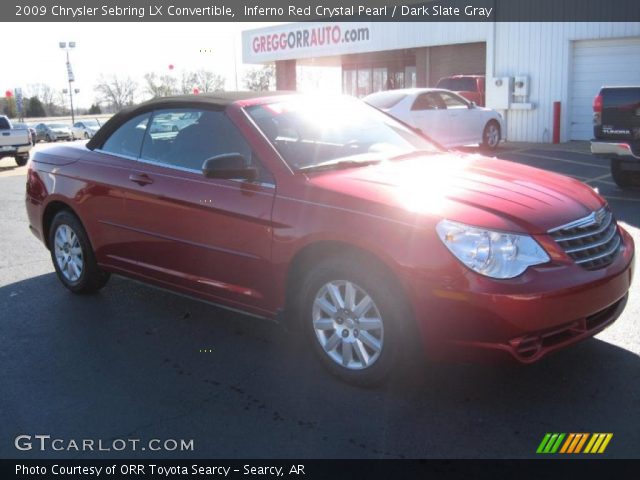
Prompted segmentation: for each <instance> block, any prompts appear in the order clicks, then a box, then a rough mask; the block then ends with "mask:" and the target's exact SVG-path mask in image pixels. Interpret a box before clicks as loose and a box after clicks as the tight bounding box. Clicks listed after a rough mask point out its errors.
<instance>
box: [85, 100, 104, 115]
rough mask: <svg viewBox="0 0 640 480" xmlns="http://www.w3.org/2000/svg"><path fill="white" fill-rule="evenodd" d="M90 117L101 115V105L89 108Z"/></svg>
mask: <svg viewBox="0 0 640 480" xmlns="http://www.w3.org/2000/svg"><path fill="white" fill-rule="evenodd" d="M87 113H88V114H89V115H100V114H101V113H102V109H101V108H100V104H99V103H92V104H91V106H90V107H89V111H88V112H87Z"/></svg>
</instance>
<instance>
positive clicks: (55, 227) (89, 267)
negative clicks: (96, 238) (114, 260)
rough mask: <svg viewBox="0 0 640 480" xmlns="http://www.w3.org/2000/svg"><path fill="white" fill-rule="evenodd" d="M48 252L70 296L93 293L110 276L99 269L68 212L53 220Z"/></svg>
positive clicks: (81, 228) (82, 231) (59, 214)
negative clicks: (72, 294)
mask: <svg viewBox="0 0 640 480" xmlns="http://www.w3.org/2000/svg"><path fill="white" fill-rule="evenodd" d="M49 250H50V251H51V259H52V261H53V266H54V267H55V269H56V274H57V275H58V278H59V279H60V281H61V282H62V284H63V285H64V286H65V287H67V288H68V289H69V290H71V291H72V292H73V293H93V292H96V291H98V290H100V289H101V288H102V287H104V285H105V284H106V283H107V281H108V280H109V274H108V273H107V272H103V271H102V270H100V269H99V268H98V264H97V262H96V259H95V255H94V253H93V249H92V248H91V244H90V243H89V238H88V237H87V233H86V232H85V230H84V228H83V227H82V224H81V223H80V220H78V218H77V217H76V216H75V215H73V214H72V213H71V212H69V211H67V210H62V211H61V212H58V213H57V214H56V216H55V217H53V220H52V222H51V226H50V228H49Z"/></svg>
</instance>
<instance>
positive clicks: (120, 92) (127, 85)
mask: <svg viewBox="0 0 640 480" xmlns="http://www.w3.org/2000/svg"><path fill="white" fill-rule="evenodd" d="M137 89H138V85H137V83H136V82H135V81H134V80H132V79H131V77H126V78H119V77H117V76H115V75H110V76H104V75H102V76H101V77H100V79H99V80H98V83H97V84H96V86H95V87H94V90H95V92H96V93H97V94H98V95H99V97H100V100H101V101H103V102H105V103H107V104H108V105H111V106H112V107H113V108H114V109H115V110H116V111H118V110H121V109H122V108H124V107H126V106H127V105H131V104H133V97H134V95H135V93H136V90H137Z"/></svg>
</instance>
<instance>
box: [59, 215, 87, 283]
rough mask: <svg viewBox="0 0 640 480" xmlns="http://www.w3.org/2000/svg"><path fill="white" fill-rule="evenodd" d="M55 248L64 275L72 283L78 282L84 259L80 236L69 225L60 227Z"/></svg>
mask: <svg viewBox="0 0 640 480" xmlns="http://www.w3.org/2000/svg"><path fill="white" fill-rule="evenodd" d="M53 248H54V253H55V257H56V263H57V264H58V268H59V269H60V272H61V273H62V275H63V276H64V277H65V278H66V279H67V280H68V281H70V282H77V281H78V280H79V279H80V276H81V275H82V269H83V267H84V258H83V254H82V247H81V246H80V240H79V239H78V235H76V233H75V232H74V231H73V229H72V228H71V227H70V226H69V225H64V224H63V225H60V226H58V228H57V229H56V233H55V237H54V247H53Z"/></svg>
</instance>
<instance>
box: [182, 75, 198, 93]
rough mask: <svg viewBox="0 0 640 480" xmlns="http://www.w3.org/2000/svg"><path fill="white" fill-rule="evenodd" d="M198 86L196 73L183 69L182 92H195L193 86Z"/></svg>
mask: <svg viewBox="0 0 640 480" xmlns="http://www.w3.org/2000/svg"><path fill="white" fill-rule="evenodd" d="M195 86H196V74H195V73H193V72H187V71H184V70H183V71H182V75H181V77H180V93H182V94H183V95H187V94H189V93H193V87H195Z"/></svg>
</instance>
